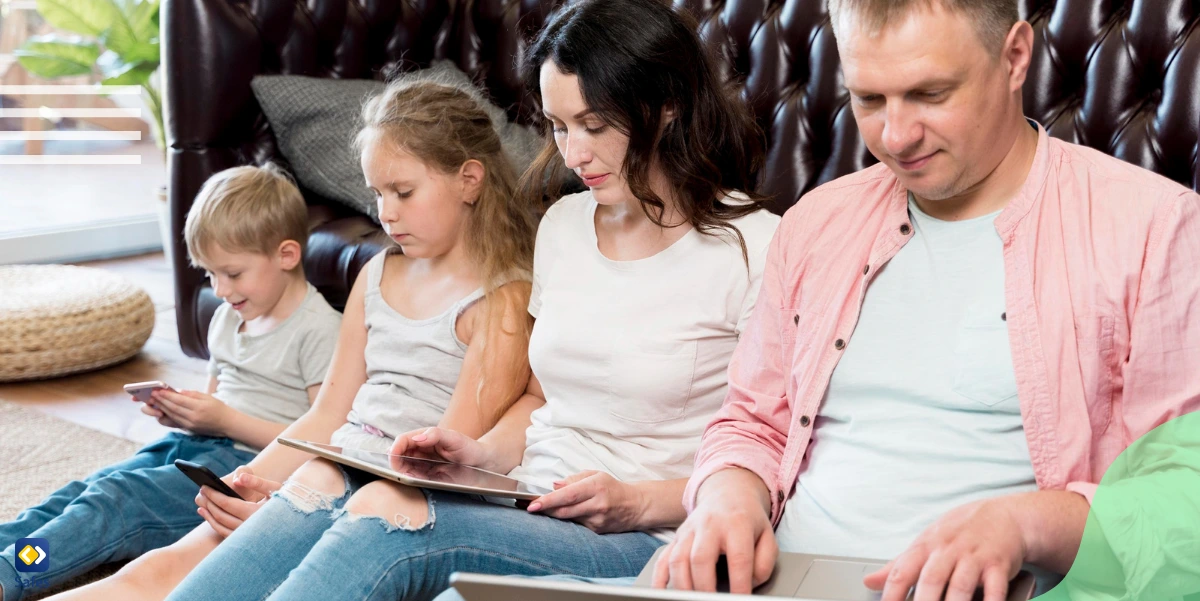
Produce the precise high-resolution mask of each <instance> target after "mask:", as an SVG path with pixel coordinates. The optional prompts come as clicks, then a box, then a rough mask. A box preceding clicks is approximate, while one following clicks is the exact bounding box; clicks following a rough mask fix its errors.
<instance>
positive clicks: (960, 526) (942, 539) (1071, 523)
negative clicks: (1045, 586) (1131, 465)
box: [863, 490, 1089, 601]
mask: <svg viewBox="0 0 1200 601" xmlns="http://www.w3.org/2000/svg"><path fill="white" fill-rule="evenodd" d="M1088 508H1089V506H1088V502H1087V499H1085V498H1084V497H1083V496H1082V495H1079V494H1076V493H1073V492H1069V491H1065V490H1040V491H1036V492H1029V493H1020V494H1015V495H1009V496H1004V497H997V498H994V499H987V500H984V501H977V502H975V503H970V504H967V505H963V506H962V507H959V508H957V509H954V510H953V511H951V512H949V513H947V514H946V515H945V516H943V517H942V518H941V519H940V520H938V521H937V522H935V523H934V524H933V525H932V526H930V527H929V528H927V529H926V530H925V532H923V533H921V535H920V536H919V537H917V540H916V541H914V542H913V544H912V545H911V546H909V548H908V549H907V550H905V551H904V553H902V554H901V555H900V556H899V557H897V558H896V559H894V560H892V561H891V562H890V563H888V565H886V566H884V567H883V568H882V569H880V570H879V571H877V572H875V573H873V574H869V575H867V577H866V578H864V579H863V583H864V584H866V585H867V587H869V588H871V589H874V590H881V589H882V590H883V596H882V598H881V601H900V600H903V599H904V598H905V597H906V596H907V595H908V592H909V589H910V588H912V587H913V586H915V587H916V589H917V590H916V593H915V595H914V597H913V599H914V601H928V600H938V599H942V594H943V591H944V592H945V600H946V601H969V600H970V599H971V598H972V596H974V594H975V589H976V588H978V587H980V586H982V587H983V592H984V601H1004V598H1005V597H1006V596H1007V595H1008V582H1009V580H1012V578H1013V577H1014V576H1016V575H1017V572H1018V571H1019V570H1020V569H1021V565H1022V564H1025V563H1031V564H1036V565H1038V566H1040V567H1042V568H1045V569H1048V570H1050V571H1053V572H1058V573H1066V572H1067V570H1069V569H1070V568H1071V564H1072V563H1073V562H1074V561H1075V555H1076V554H1077V553H1078V551H1079V541H1080V539H1081V538H1082V537H1083V527H1084V524H1085V523H1086V522H1087V514H1088Z"/></svg>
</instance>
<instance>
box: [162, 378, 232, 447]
mask: <svg viewBox="0 0 1200 601" xmlns="http://www.w3.org/2000/svg"><path fill="white" fill-rule="evenodd" d="M150 398H152V399H154V401H155V402H156V404H157V407H158V409H159V410H160V411H162V412H163V413H165V414H166V415H165V417H167V418H169V419H170V420H171V422H173V423H174V424H176V425H175V426H172V427H176V428H183V429H185V430H189V431H191V432H194V433H196V434H201V435H205V436H226V430H227V429H228V427H227V424H228V420H229V419H230V418H231V417H232V413H233V412H234V409H233V408H231V407H230V406H229V405H226V404H225V403H223V402H221V400H220V399H218V398H216V397H214V396H212V395H211V394H205V393H203V392H200V391H198V390H181V391H179V392H175V391H172V390H167V389H165V388H160V389H158V390H155V391H154V392H153V393H151V394H150ZM142 412H143V413H147V412H146V411H145V409H143V411H142ZM147 414H148V415H153V414H150V413H147ZM159 423H162V420H159ZM163 425H166V424H163Z"/></svg>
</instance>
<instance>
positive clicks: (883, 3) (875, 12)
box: [828, 0, 1021, 52]
mask: <svg viewBox="0 0 1200 601" xmlns="http://www.w3.org/2000/svg"><path fill="white" fill-rule="evenodd" d="M828 1H829V4H828V8H829V17H830V20H831V21H832V22H833V28H834V35H837V33H838V31H837V29H838V27H839V26H840V25H841V22H840V19H841V18H842V16H843V14H845V13H846V12H852V13H854V14H855V15H857V16H858V17H859V18H860V19H862V24H863V25H864V26H865V27H866V28H867V30H868V31H872V32H877V31H880V30H882V29H883V28H884V27H885V26H886V25H887V24H888V23H891V22H894V21H895V20H897V19H900V18H903V17H905V16H907V15H908V14H909V13H910V12H912V11H913V10H915V9H921V8H929V7H930V5H932V4H933V3H934V2H937V3H939V4H940V5H941V6H942V8H945V9H946V10H949V11H952V12H957V13H960V14H964V15H966V16H967V17H968V18H970V19H971V21H973V22H974V23H975V28H976V30H977V31H978V33H979V36H980V38H981V39H982V41H983V44H984V47H985V48H988V49H990V50H995V51H997V52H998V51H999V50H1000V48H1002V47H1003V46H1004V40H1005V39H1006V38H1007V37H1008V32H1009V30H1011V29H1012V26H1013V25H1014V24H1016V22H1017V21H1018V20H1020V18H1021V16H1020V13H1019V12H1018V11H1017V0H828ZM930 33H931V34H935V33H936V32H930Z"/></svg>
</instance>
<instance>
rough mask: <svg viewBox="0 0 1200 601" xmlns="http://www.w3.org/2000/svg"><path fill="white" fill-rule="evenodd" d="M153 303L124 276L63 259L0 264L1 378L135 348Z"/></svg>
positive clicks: (68, 367) (76, 367)
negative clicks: (49, 262) (65, 262)
mask: <svg viewBox="0 0 1200 601" xmlns="http://www.w3.org/2000/svg"><path fill="white" fill-rule="evenodd" d="M153 329H154V303H153V302H151V301H150V296H149V295H148V294H146V292H145V291H144V290H142V289H141V288H139V287H137V286H135V285H133V283H131V282H129V281H128V280H126V279H125V278H123V277H121V276H119V275H116V274H113V273H110V272H107V271H104V270H102V269H93V268H89V267H74V266H70V265H13V266H0V381H15V380H34V379H40V378H50V377H55V376H63V375H66V374H72V373H76V372H81V371H88V370H92V369H97V368H100V367H105V366H108V365H112V364H114V363H119V362H121V361H124V360H126V359H128V358H130V357H132V356H134V355H136V354H137V352H138V350H140V349H141V348H142V345H143V344H145V343H146V340H147V339H149V338H150V331H151V330H153Z"/></svg>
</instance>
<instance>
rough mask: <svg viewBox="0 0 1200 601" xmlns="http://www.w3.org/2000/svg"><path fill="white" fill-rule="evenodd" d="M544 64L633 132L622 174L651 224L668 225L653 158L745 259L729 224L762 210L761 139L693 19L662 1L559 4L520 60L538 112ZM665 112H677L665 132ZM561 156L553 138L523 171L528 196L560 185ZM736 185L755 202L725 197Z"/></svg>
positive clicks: (697, 213) (692, 212)
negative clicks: (571, 79) (653, 178)
mask: <svg viewBox="0 0 1200 601" xmlns="http://www.w3.org/2000/svg"><path fill="white" fill-rule="evenodd" d="M546 61H552V62H553V63H554V64H555V65H556V66H557V67H558V69H559V70H560V71H561V72H563V73H566V74H574V75H576V76H578V78H579V86H580V88H581V91H582V93H583V99H584V101H585V102H586V103H587V105H588V108H590V109H592V110H594V111H595V112H596V114H597V115H598V116H599V117H600V118H601V119H603V120H604V121H605V122H606V123H608V124H609V125H610V126H612V127H614V128H615V129H617V131H620V132H621V133H623V134H625V135H627V136H629V150H628V151H627V152H626V154H625V161H624V165H623V168H624V171H625V178H626V180H627V182H628V183H629V188H630V190H631V191H632V192H633V195H634V196H635V197H636V198H637V199H638V200H640V201H641V203H642V209H643V210H644V211H645V212H646V215H647V216H648V217H649V218H650V220H651V221H652V222H654V223H655V224H656V225H658V226H659V227H663V225H664V224H663V222H662V218H663V215H664V210H665V205H664V204H663V200H662V199H661V198H659V196H658V195H657V194H655V193H654V191H653V190H652V189H651V187H650V165H651V162H652V160H653V159H655V158H657V160H658V164H659V165H660V167H661V169H662V171H663V173H664V175H665V176H666V179H667V181H669V182H670V185H671V187H672V189H673V190H672V191H673V192H674V194H675V196H676V198H678V199H679V201H680V207H679V210H680V211H681V212H682V213H683V215H684V216H685V218H686V219H687V220H688V221H689V222H690V223H691V224H692V226H693V227H695V228H696V229H697V230H698V231H700V232H701V233H704V234H714V233H715V232H716V231H717V230H726V231H732V232H733V233H734V234H735V235H736V236H737V238H738V241H739V243H740V245H741V247H742V253H743V256H745V254H746V243H745V239H744V238H743V237H742V234H741V232H739V231H737V228H735V227H733V226H732V225H731V224H730V221H731V220H733V219H735V218H738V217H741V216H744V215H748V214H750V213H753V212H755V211H757V210H759V209H761V208H762V206H763V205H762V203H763V197H761V196H759V195H758V194H757V189H758V173H759V170H760V169H761V168H762V163H763V154H764V147H765V142H764V137H763V133H762V130H761V129H760V128H759V127H758V125H757V123H755V122H754V119H753V118H752V117H751V116H750V112H749V109H748V108H747V107H746V106H745V104H743V103H742V102H741V101H740V100H738V99H735V98H734V97H733V96H732V94H730V93H729V91H728V90H727V89H726V88H725V87H724V85H723V84H722V82H721V80H720V76H719V75H718V72H717V69H716V66H715V64H714V63H715V60H714V59H713V57H712V55H711V54H710V53H709V52H708V50H707V49H706V48H705V47H704V45H703V44H702V43H701V42H700V39H699V37H697V35H696V27H695V24H694V22H692V20H691V18H690V16H688V15H685V14H680V13H676V12H675V11H673V10H671V9H670V8H669V7H667V6H666V4H665V3H663V2H662V0H584V1H582V2H579V3H576V4H574V5H571V6H569V7H566V8H564V9H562V10H561V11H560V12H558V13H557V14H556V15H554V17H553V18H552V20H551V21H550V22H549V23H548V24H546V26H545V27H544V28H543V29H542V31H541V33H540V34H539V35H538V37H537V40H536V41H535V42H534V43H533V45H532V47H531V48H530V49H529V51H528V52H527V53H526V56H525V61H524V64H523V65H522V71H523V76H524V80H525V89H526V90H528V91H530V93H531V94H533V97H534V101H535V103H536V106H537V107H538V108H539V109H540V108H541V106H542V96H541V91H540V88H539V76H540V73H541V69H542V65H544V64H545V63H546ZM663 109H669V110H671V111H673V112H674V119H672V120H671V121H670V123H668V124H667V125H666V126H665V128H664V127H663V124H662V122H663V113H664V111H663ZM543 129H548V127H547V126H546V124H544V123H543ZM660 129H662V135H661V136H658V135H657V132H658V131H659V130H660ZM546 136H547V138H548V139H550V138H552V136H551V135H550V133H549V132H548V131H547V132H546ZM561 160H562V159H561V157H560V156H559V154H558V150H557V148H556V146H555V144H554V143H553V141H552V140H551V141H550V142H549V143H548V144H547V146H546V148H545V149H543V150H542V153H541V154H540V155H539V156H538V158H537V160H535V161H534V163H533V165H532V166H531V167H530V168H529V170H528V171H527V172H526V173H525V177H524V178H523V181H522V184H521V191H522V193H523V194H526V195H527V196H526V198H529V199H531V200H533V201H535V202H539V201H541V200H542V199H544V198H545V197H546V195H547V193H551V194H552V193H553V191H556V190H558V187H559V182H557V181H554V180H555V179H556V178H555V174H556V173H557V172H558V171H559V169H558V167H561V165H559V163H561ZM734 191H737V192H742V193H744V194H746V195H747V196H748V197H749V202H738V201H735V202H734V203H727V202H725V200H724V199H725V197H726V195H727V194H729V193H730V192H734Z"/></svg>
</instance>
